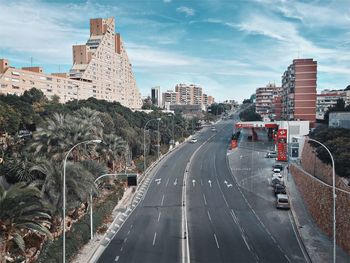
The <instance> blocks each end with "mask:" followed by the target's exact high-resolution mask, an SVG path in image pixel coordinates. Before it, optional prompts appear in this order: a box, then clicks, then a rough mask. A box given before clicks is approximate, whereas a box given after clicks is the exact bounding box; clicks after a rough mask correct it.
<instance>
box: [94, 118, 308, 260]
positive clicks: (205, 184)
mask: <svg viewBox="0 0 350 263" xmlns="http://www.w3.org/2000/svg"><path fill="white" fill-rule="evenodd" d="M232 125H233V122H232V120H230V121H223V122H220V123H219V124H217V125H216V127H217V132H212V131H211V130H210V129H207V128H206V129H205V130H204V131H202V132H201V133H199V134H198V135H197V136H196V137H197V139H198V142H197V143H194V144H191V143H186V144H184V145H182V146H181V147H179V149H177V150H175V151H174V152H173V153H171V154H170V155H168V156H167V157H166V158H164V159H163V160H162V161H161V162H160V163H159V165H157V166H156V168H155V169H154V171H153V174H151V175H150V178H151V180H152V181H151V183H150V185H149V188H148V190H147V191H146V192H145V195H144V197H143V200H142V201H141V202H140V204H139V205H138V206H137V207H136V208H135V210H134V211H133V212H132V213H131V214H130V216H129V217H128V218H127V219H126V221H125V222H121V223H123V224H122V226H121V228H120V229H119V231H118V232H117V233H116V235H115V236H114V238H113V239H112V240H111V242H110V244H109V245H108V247H107V248H106V249H105V251H104V253H103V254H102V255H101V257H100V259H99V262H294V259H298V261H299V262H303V261H304V260H303V255H302V252H301V250H300V248H299V245H298V241H297V239H296V237H295V235H294V233H293V231H291V225H290V224H291V221H285V222H283V224H279V222H276V223H275V224H267V223H266V222H265V219H266V218H263V219H262V217H263V215H262V210H263V209H264V206H266V205H267V202H266V200H265V201H263V202H261V203H260V204H259V205H260V206H261V207H257V203H254V204H251V203H250V201H251V200H253V199H251V198H250V197H249V196H248V197H247V192H246V190H245V189H242V188H241V187H240V186H239V185H237V183H236V182H237V178H236V177H235V176H234V175H233V174H232V173H231V171H230V169H229V166H228V161H227V158H226V154H227V147H228V143H229V139H230V136H231V134H232ZM253 154H254V153H250V156H251V158H254V157H253V156H254V155H253ZM237 158H239V157H237ZM240 163H242V165H243V166H245V165H247V163H246V160H245V161H242V162H241V161H238V164H237V167H240V166H239V164H240ZM237 171H239V169H237ZM257 211H259V212H257ZM267 211H268V210H267ZM286 225H287V226H288V227H287V228H286V227H285V226H286ZM271 226H273V227H274V230H273V231H272V230H271V229H269V228H270V227H271ZM279 236H281V237H283V240H280V238H279Z"/></svg>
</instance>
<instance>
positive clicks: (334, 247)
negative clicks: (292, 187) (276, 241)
mask: <svg viewBox="0 0 350 263" xmlns="http://www.w3.org/2000/svg"><path fill="white" fill-rule="evenodd" d="M293 138H295V139H302V138H303V137H300V136H293ZM304 139H305V137H304ZM307 139H308V140H309V141H312V142H315V143H318V144H319V145H321V146H322V147H323V148H325V149H326V151H327V152H328V154H329V156H330V157H331V160H332V173H333V176H332V180H333V184H332V188H333V263H335V262H336V257H337V254H336V246H337V242H336V240H337V236H336V234H337V232H336V198H337V195H336V192H335V164H334V158H333V155H332V153H331V151H330V150H329V149H328V148H327V147H326V145H324V144H323V143H321V142H319V141H317V140H315V139H311V138H307Z"/></svg>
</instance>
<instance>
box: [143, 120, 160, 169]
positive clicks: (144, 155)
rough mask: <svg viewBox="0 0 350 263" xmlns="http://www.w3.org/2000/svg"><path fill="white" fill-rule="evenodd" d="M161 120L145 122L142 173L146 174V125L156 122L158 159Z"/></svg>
mask: <svg viewBox="0 0 350 263" xmlns="http://www.w3.org/2000/svg"><path fill="white" fill-rule="evenodd" d="M160 120H161V118H156V119H150V120H148V121H147V122H146V124H145V126H144V127H143V172H144V173H145V172H146V165H147V164H146V127H147V124H148V123H149V122H151V121H158V158H159V147H160V140H159V122H160Z"/></svg>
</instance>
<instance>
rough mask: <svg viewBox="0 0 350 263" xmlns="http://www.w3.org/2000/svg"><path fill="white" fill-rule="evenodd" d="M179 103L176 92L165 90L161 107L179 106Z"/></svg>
mask: <svg viewBox="0 0 350 263" xmlns="http://www.w3.org/2000/svg"><path fill="white" fill-rule="evenodd" d="M179 102H180V96H179V93H178V92H175V91H172V90H167V91H166V92H163V93H162V103H163V106H165V105H175V104H179Z"/></svg>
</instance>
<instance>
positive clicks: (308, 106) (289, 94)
mask: <svg viewBox="0 0 350 263" xmlns="http://www.w3.org/2000/svg"><path fill="white" fill-rule="evenodd" d="M316 82H317V61H314V60H313V59H312V58H310V59H294V60H293V63H292V64H291V65H289V67H288V68H287V70H286V71H285V72H284V74H283V76H282V116H281V117H282V119H284V120H305V121H310V126H311V127H314V124H315V122H316V86H317V84H316Z"/></svg>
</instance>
